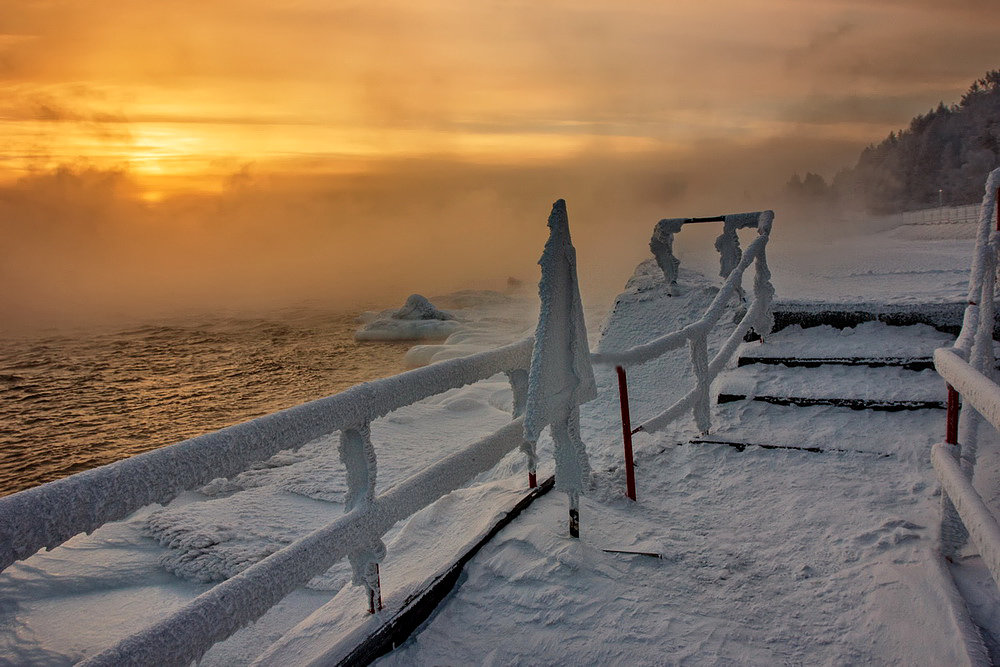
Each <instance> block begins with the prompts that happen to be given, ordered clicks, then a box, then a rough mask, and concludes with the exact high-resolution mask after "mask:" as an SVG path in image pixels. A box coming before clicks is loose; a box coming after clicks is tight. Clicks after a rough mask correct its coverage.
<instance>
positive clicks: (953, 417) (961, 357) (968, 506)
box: [932, 169, 1000, 584]
mask: <svg viewBox="0 0 1000 667" xmlns="http://www.w3.org/2000/svg"><path fill="white" fill-rule="evenodd" d="M998 199H1000V169H995V170H993V172H992V173H990V175H989V178H988V179H987V181H986V194H985V195H984V196H983V202H982V205H981V206H980V208H979V228H978V230H977V234H976V250H975V254H974V255H973V259H972V270H971V275H970V278H969V293H968V305H967V306H966V309H965V317H964V320H963V322H962V330H961V332H960V333H959V336H958V339H957V340H956V341H955V344H954V345H953V346H952V347H950V348H939V349H937V350H935V352H934V367H935V368H936V369H937V372H938V373H939V374H940V375H941V377H942V378H944V380H945V382H947V383H948V413H947V423H946V428H945V442H944V443H938V444H936V445H934V447H933V450H932V462H933V464H934V469H935V471H936V472H937V475H938V479H939V480H940V482H941V486H942V489H943V491H944V493H942V518H941V548H942V551H943V552H944V554H945V555H948V556H951V555H953V554H955V553H957V552H958V550H959V549H960V548H961V547H962V546H963V544H964V543H965V542H966V541H967V539H968V538H969V537H971V538H972V542H973V544H975V546H976V548H977V549H978V550H979V553H980V554H981V555H982V557H983V561H984V562H985V563H986V565H987V567H988V568H989V570H990V573H991V574H992V576H993V579H994V580H995V581H996V582H997V583H998V584H1000V524H998V523H997V520H996V518H995V517H994V516H993V515H992V513H991V512H990V511H989V509H988V508H987V507H986V505H985V503H984V502H983V500H982V498H981V497H980V496H979V494H978V493H977V492H976V490H975V488H974V487H973V485H972V479H973V474H974V473H975V467H976V458H977V438H978V430H979V427H980V424H981V423H982V420H983V419H984V418H985V419H986V421H987V422H989V423H990V424H992V426H993V427H994V428H995V429H998V430H1000V385H998V384H997V379H996V375H995V374H996V371H995V359H994V353H993V328H994V319H995V305H994V299H995V295H996V289H997V263H998V252H1000V207H998V206H997V201H998ZM994 220H995V225H994ZM959 396H962V397H964V403H965V405H964V406H963V409H961V412H960V408H959Z"/></svg>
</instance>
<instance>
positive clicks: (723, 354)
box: [592, 211, 774, 496]
mask: <svg viewBox="0 0 1000 667" xmlns="http://www.w3.org/2000/svg"><path fill="white" fill-rule="evenodd" d="M773 220H774V212H773V211H759V212H755V213H740V214H736V215H726V216H718V217H715V218H678V219H674V220H661V221H660V222H659V223H658V224H657V226H656V230H655V231H654V234H653V242H651V243H650V248H651V249H652V250H653V252H654V253H656V252H657V248H660V249H662V248H664V247H666V246H667V245H670V244H668V243H666V242H665V241H664V238H665V237H667V236H670V241H671V242H672V234H673V233H675V232H676V230H679V229H680V226H681V225H682V224H685V223H688V222H708V221H721V222H724V230H723V233H722V235H720V236H719V237H718V239H716V242H715V247H716V248H717V249H718V250H719V252H720V256H721V261H720V263H721V269H722V270H721V271H720V275H722V276H723V277H724V278H725V282H724V283H723V285H722V287H721V288H720V289H719V292H718V294H716V296H715V298H714V299H713V300H712V303H711V304H710V305H709V307H708V309H707V310H706V311H705V313H704V314H703V315H702V317H701V318H700V319H699V320H698V321H697V322H693V323H691V324H689V325H687V326H685V327H683V328H682V329H678V330H677V331H674V332H671V333H668V334H665V335H663V336H660V337H659V338H656V339H654V340H652V341H650V342H648V343H644V344H642V345H636V346H635V347H631V348H629V349H627V350H620V351H616V352H599V353H597V354H594V355H592V359H593V361H594V362H595V363H600V364H609V365H612V364H613V365H615V366H618V367H619V378H620V380H623V379H624V377H625V372H624V369H625V367H626V366H631V365H636V364H641V363H645V362H647V361H652V360H653V359H656V358H657V357H659V356H661V355H663V354H665V353H667V352H669V351H671V350H675V349H677V348H679V347H681V346H682V345H685V344H687V345H688V346H689V348H690V351H691V367H692V369H693V371H694V375H695V387H694V389H692V390H691V391H690V392H688V393H687V394H686V395H685V396H684V397H682V398H681V399H680V400H678V401H677V402H676V403H674V404H673V405H671V406H670V407H669V408H667V409H666V410H664V411H663V412H662V413H660V414H659V415H657V416H655V417H652V418H650V419H647V420H646V421H644V422H643V423H642V424H640V425H639V426H638V427H637V428H635V429H628V428H626V429H624V430H625V437H626V447H629V446H630V442H629V440H630V438H629V435H630V433H629V431H630V432H631V433H636V432H639V431H645V432H650V433H651V432H653V431H657V430H659V429H661V428H663V427H664V426H666V425H667V424H669V423H670V422H672V421H673V420H675V419H677V418H678V417H680V416H681V415H682V414H684V413H686V412H688V411H692V412H693V413H694V418H695V423H696V424H697V426H698V428H699V430H701V431H702V432H703V433H705V432H708V430H709V429H710V428H711V410H710V396H709V387H710V385H711V384H712V381H713V380H714V379H715V378H716V376H717V375H718V374H719V373H720V372H721V371H722V369H723V368H724V367H725V366H726V364H727V363H728V362H729V360H730V359H731V358H732V356H733V354H734V353H735V352H736V349H737V347H739V344H740V343H741V342H742V341H743V339H744V337H745V336H746V335H747V333H749V332H750V330H751V329H752V330H753V331H755V332H756V333H757V334H758V335H761V336H764V335H766V334H768V333H770V331H771V329H772V328H773V326H774V317H773V314H772V312H771V303H772V301H773V300H774V287H773V286H772V285H771V272H770V270H769V269H768V266H767V257H766V254H765V248H766V247H767V242H768V239H769V238H770V234H771V225H772V222H773ZM742 227H756V229H757V234H758V236H757V238H756V239H754V240H753V242H751V243H750V245H748V246H747V249H746V251H741V250H740V247H739V239H738V237H737V236H736V230H737V229H739V228H742ZM657 244H659V245H657ZM671 259H674V260H675V259H676V258H673V255H672V254H668V253H667V252H665V251H664V252H662V253H661V254H660V255H658V256H657V262H658V263H659V264H660V267H661V268H663V269H664V279H665V280H666V282H667V285H668V287H669V286H670V285H671V282H672V279H675V278H676V268H677V263H675V262H673V261H670V260H671ZM754 262H756V265H755V269H756V275H755V276H754V289H753V294H752V296H751V298H750V301H749V303H748V304H747V306H746V313H745V314H744V315H743V317H742V318H741V319H740V322H739V324H737V325H736V330H735V331H733V332H732V334H731V335H730V336H729V338H728V339H726V341H725V342H724V343H723V345H722V347H721V348H720V349H719V351H718V352H717V353H716V355H715V356H714V357H712V359H711V360H709V358H708V335H709V333H710V332H711V331H712V329H713V328H714V327H715V326H716V325H717V324H718V322H719V319H720V318H721V317H722V314H723V313H724V312H725V308H726V304H728V303H729V302H730V300H731V299H733V298H734V297H739V298H743V289H742V281H743V273H744V272H745V271H746V269H747V267H749V266H750V264H751V263H754ZM665 266H666V267H668V268H664V267H665ZM669 267H673V271H671V270H670V269H669ZM673 282H676V281H675V280H673ZM622 386H623V391H622V395H623V398H624V396H626V395H627V390H625V389H624V384H623V385H622ZM622 414H623V420H627V419H628V415H627V408H625V404H624V402H623V410H622ZM626 458H627V457H626ZM631 495H632V494H630V496H631Z"/></svg>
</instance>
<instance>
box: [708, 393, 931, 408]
mask: <svg viewBox="0 0 1000 667" xmlns="http://www.w3.org/2000/svg"><path fill="white" fill-rule="evenodd" d="M747 398H749V397H748V396H747V395H746V394H719V399H718V401H719V403H734V402H736V401H745V400H747ZM752 400H754V401H763V402H765V403H773V404H774V405H798V406H810V405H833V406H836V407H839V408H850V409H851V410H884V411H886V412H896V411H899V410H944V409H945V408H946V407H947V405H946V404H945V402H944V401H898V400H878V399H871V398H811V397H805V396H766V395H760V394H758V395H756V396H754V397H753V399H752Z"/></svg>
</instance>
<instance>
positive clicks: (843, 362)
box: [736, 355, 934, 371]
mask: <svg viewBox="0 0 1000 667" xmlns="http://www.w3.org/2000/svg"><path fill="white" fill-rule="evenodd" d="M751 364H768V365H772V366H788V367H797V366H801V367H805V368H816V367H818V366H824V365H827V364H830V365H835V366H867V367H869V368H882V367H885V366H898V367H900V368H905V369H906V370H908V371H925V370H929V369H932V368H934V360H933V359H932V358H931V357H760V356H754V355H750V356H744V357H740V358H739V359H738V360H737V362H736V365H737V366H740V367H742V366H750V365H751Z"/></svg>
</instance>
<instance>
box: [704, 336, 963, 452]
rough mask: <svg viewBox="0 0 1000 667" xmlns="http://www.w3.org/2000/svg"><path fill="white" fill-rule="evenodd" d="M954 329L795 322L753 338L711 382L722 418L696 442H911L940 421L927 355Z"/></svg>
mask: <svg viewBox="0 0 1000 667" xmlns="http://www.w3.org/2000/svg"><path fill="white" fill-rule="evenodd" d="M951 339H952V337H951V336H950V335H949V334H946V333H942V332H939V331H937V330H935V329H934V328H932V327H930V326H927V325H911V326H892V325H888V324H884V323H880V322H864V323H861V324H859V325H858V326H856V327H853V328H844V329H836V328H833V327H830V326H819V327H810V328H807V329H802V328H800V327H798V326H793V327H788V328H786V329H783V330H781V331H779V332H777V333H775V334H773V335H772V336H769V337H768V338H767V339H766V342H765V343H760V342H753V343H747V344H745V345H744V346H743V347H742V349H741V350H740V354H739V358H738V361H737V367H736V368H735V369H733V370H731V371H730V372H728V373H726V374H724V375H723V376H721V377H720V378H719V380H718V381H717V383H716V386H715V390H716V395H717V401H718V406H717V411H718V412H719V418H718V419H717V421H716V423H719V424H720V425H722V426H720V427H719V428H718V429H717V430H715V431H713V433H712V434H711V435H709V436H705V437H703V438H701V439H698V440H695V441H694V442H695V443H698V442H702V443H708V442H722V443H726V444H732V445H733V446H736V447H738V448H741V447H746V446H752V445H758V446H761V447H766V448H780V449H786V448H792V449H805V450H807V451H824V452H871V453H901V452H903V451H906V450H907V449H908V448H909V447H908V442H911V443H912V440H913V438H914V436H917V435H923V434H926V433H937V432H938V431H942V430H943V428H944V412H943V410H944V408H945V398H946V388H945V385H944V383H943V381H942V380H941V378H940V377H939V376H938V375H937V374H936V373H935V372H934V370H933V364H932V362H931V357H932V353H933V350H934V348H936V347H939V346H941V345H945V344H948V343H949V342H950V341H951ZM726 424H729V425H731V426H725V425H726ZM911 446H912V445H911Z"/></svg>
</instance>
